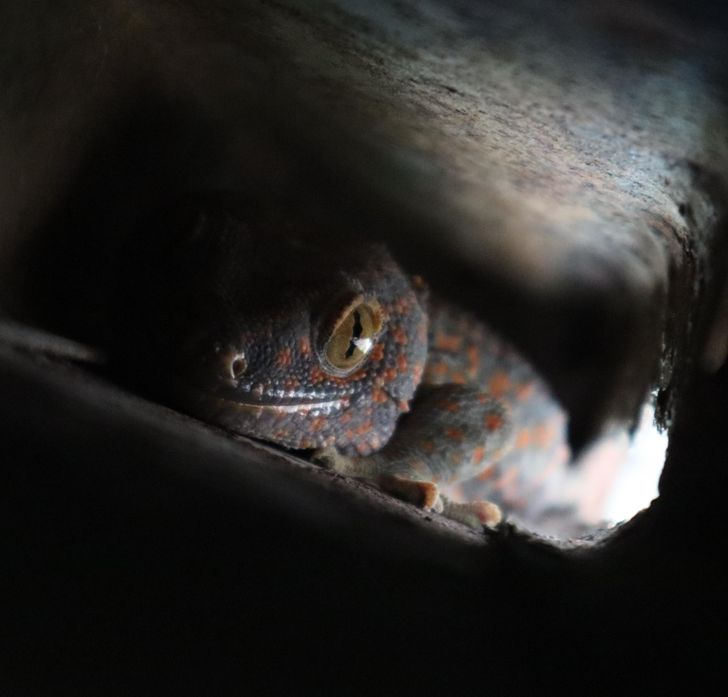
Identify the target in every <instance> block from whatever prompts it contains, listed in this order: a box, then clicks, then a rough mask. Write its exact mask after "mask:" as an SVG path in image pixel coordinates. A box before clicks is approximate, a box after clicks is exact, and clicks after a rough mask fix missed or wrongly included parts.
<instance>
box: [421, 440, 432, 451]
mask: <svg viewBox="0 0 728 697" xmlns="http://www.w3.org/2000/svg"><path fill="white" fill-rule="evenodd" d="M420 449H421V450H422V452H423V453H433V452H435V444H434V443H433V442H432V441H431V440H426V441H424V442H423V443H422V444H421V445H420Z"/></svg>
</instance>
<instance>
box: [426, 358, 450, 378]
mask: <svg viewBox="0 0 728 697" xmlns="http://www.w3.org/2000/svg"><path fill="white" fill-rule="evenodd" d="M428 369H429V371H430V372H431V373H432V374H433V375H447V372H448V370H449V368H448V367H447V363H445V362H444V361H438V362H437V363H433V364H432V365H430V366H429V368H428Z"/></svg>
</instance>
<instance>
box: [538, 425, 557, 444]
mask: <svg viewBox="0 0 728 697" xmlns="http://www.w3.org/2000/svg"><path fill="white" fill-rule="evenodd" d="M555 437H556V427H555V426H554V425H553V424H542V425H540V426H536V427H535V428H534V429H533V442H534V444H535V445H538V446H542V447H543V446H547V445H549V444H550V443H551V442H552V441H553V440H554V438H555Z"/></svg>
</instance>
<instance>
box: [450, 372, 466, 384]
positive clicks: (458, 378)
mask: <svg viewBox="0 0 728 697" xmlns="http://www.w3.org/2000/svg"><path fill="white" fill-rule="evenodd" d="M467 381H468V379H467V378H466V377H465V375H464V374H463V373H460V372H457V373H453V374H452V375H451V376H450V382H454V383H455V384H456V385H464V384H465V383H466V382H467Z"/></svg>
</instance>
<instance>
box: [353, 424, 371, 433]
mask: <svg viewBox="0 0 728 697" xmlns="http://www.w3.org/2000/svg"><path fill="white" fill-rule="evenodd" d="M372 426H373V424H372V422H371V421H365V422H364V423H363V424H360V425H359V426H357V427H356V428H355V429H354V433H356V434H357V435H359V436H363V435H364V434H365V433H368V432H369V431H371V430H372Z"/></svg>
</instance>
